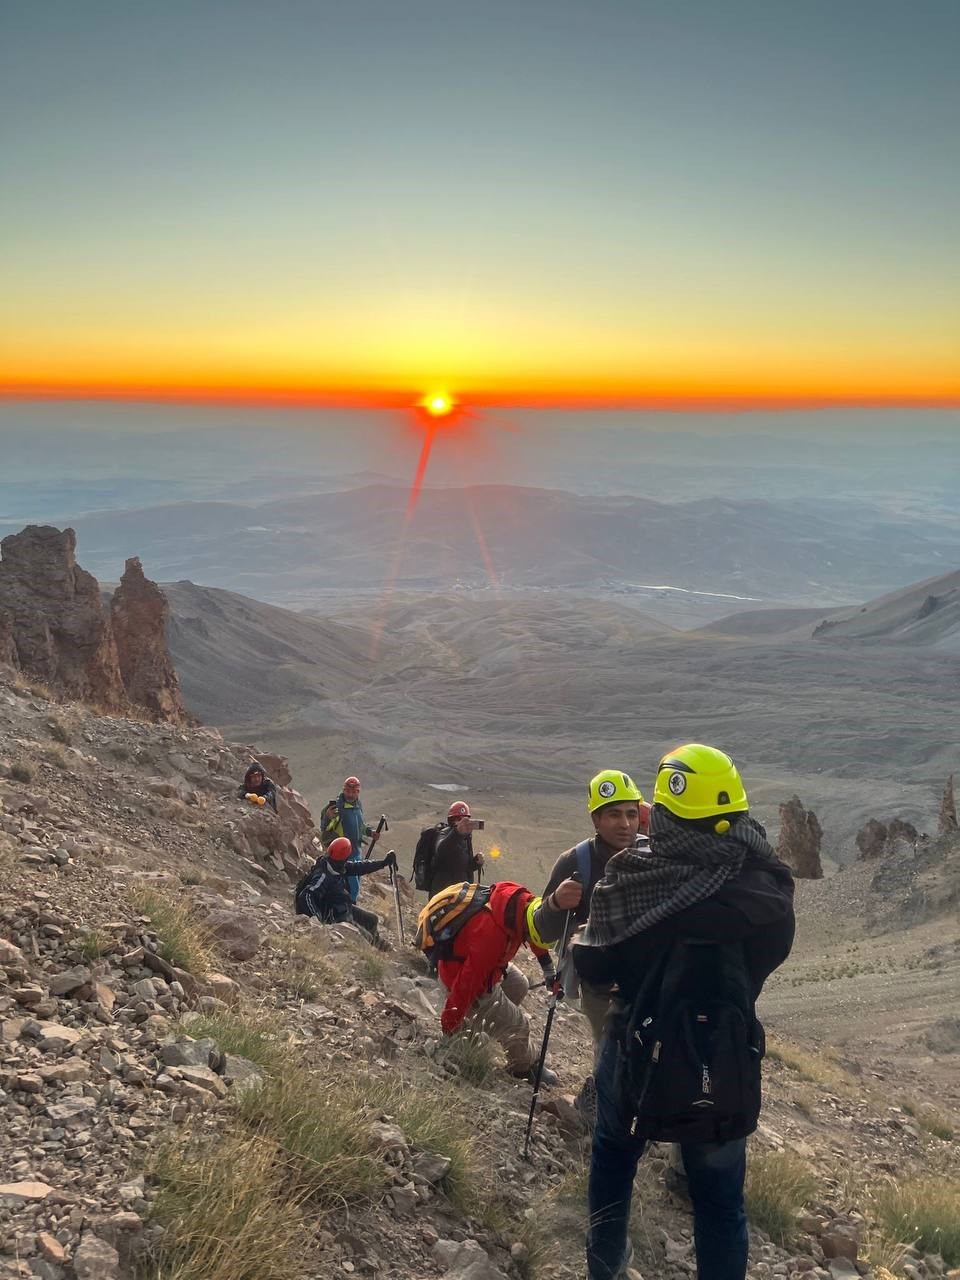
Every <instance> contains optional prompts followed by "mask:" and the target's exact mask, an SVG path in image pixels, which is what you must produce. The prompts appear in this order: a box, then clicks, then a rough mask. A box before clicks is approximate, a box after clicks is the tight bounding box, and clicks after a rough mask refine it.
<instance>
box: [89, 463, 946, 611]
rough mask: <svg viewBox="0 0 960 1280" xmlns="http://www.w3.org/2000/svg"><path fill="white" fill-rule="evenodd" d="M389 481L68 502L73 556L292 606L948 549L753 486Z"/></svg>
mask: <svg viewBox="0 0 960 1280" xmlns="http://www.w3.org/2000/svg"><path fill="white" fill-rule="evenodd" d="M408 502H409V492H408V490H406V489H405V488H402V487H399V486H395V487H391V486H387V485H370V486H365V487H363V488H359V489H353V490H348V491H345V492H336V493H327V494H322V495H316V494H314V495H308V496H296V497H290V498H287V499H284V500H283V501H279V502H277V501H274V502H266V503H261V504H255V503H252V502H250V503H248V502H244V503H240V502H229V503H217V502H198V503H180V504H172V505H162V506H151V507H145V508H141V509H138V510H132V511H107V512H101V513H98V514H95V515H87V516H82V517H80V518H78V519H76V520H74V521H73V522H72V523H73V524H74V527H75V528H76V530H77V534H78V538H79V543H80V546H81V548H82V554H83V560H84V563H85V564H87V565H88V566H89V567H90V569H91V570H92V571H93V572H94V573H96V574H97V575H98V576H99V577H101V578H113V577H116V576H117V574H118V571H119V569H120V567H121V565H122V561H123V558H124V556H125V555H126V554H127V553H128V551H129V548H131V547H136V548H137V550H138V552H139V554H140V555H141V557H142V559H143V561H144V564H145V565H146V566H147V567H148V571H149V572H150V573H151V574H152V575H154V576H155V577H157V578H161V579H164V580H170V579H179V578H189V579H191V580H193V581H198V582H202V583H204V584H206V585H210V586H220V587H225V588H228V589H230V590H239V591H242V592H243V593H244V594H247V595H252V596H254V597H256V598H257V599H261V600H266V601H273V602H276V603H281V604H290V605H295V606H305V605H311V604H321V603H322V602H323V599H324V597H325V595H327V594H328V593H330V592H331V591H339V592H343V593H346V595H347V596H349V595H350V593H351V592H355V593H356V592H368V591H375V590H379V589H380V588H381V587H383V586H384V585H385V584H390V585H391V586H392V587H395V588H397V589H402V590H415V591H444V590H449V589H450V588H451V587H460V588H470V589H482V588H485V587H490V586H497V587H502V588H512V589H518V588H523V589H530V588H549V589H557V588H566V589H573V590H581V591H587V592H590V593H593V594H596V595H601V594H605V593H606V594H609V593H611V592H614V593H616V592H620V593H623V594H624V595H625V596H629V595H630V593H631V592H632V591H633V590H634V589H635V588H636V587H638V586H640V585H643V586H650V585H661V584H663V585H670V586H675V587H681V588H684V589H687V590H694V591H701V592H709V593H725V594H730V595H734V596H739V597H745V598H758V599H760V600H764V601H779V602H792V603H804V602H810V603H812V604H827V603H830V602H837V603H846V602H848V601H850V600H855V599H857V598H858V597H859V598H860V599H862V598H864V597H865V596H869V595H871V594H874V593H879V592H881V591H885V590H888V589H890V588H891V587H895V586H898V585H900V584H903V583H908V582H913V581H916V580H917V579H918V578H921V577H925V576H929V575H932V574H936V573H938V572H942V571H943V569H944V568H945V567H946V566H947V565H949V564H951V563H953V562H955V561H957V560H960V526H958V527H955V526H953V525H950V524H947V525H944V526H941V525H939V524H937V523H934V522H931V521H930V520H928V519H926V518H916V517H911V516H908V515H901V516H899V517H896V518H894V517H892V516H887V517H884V516H882V515H881V514H880V513H878V512H877V511H875V510H871V509H869V508H865V507H864V506H863V505H862V504H859V503H850V504H846V505H844V504H839V503H837V504H833V505H832V506H831V508H830V512H829V514H827V513H826V512H825V511H824V510H823V508H822V506H821V507H816V506H814V504H812V503H803V502H800V501H792V502H786V501H783V502H779V503H771V502H766V501H763V500H759V499H755V498H749V497H748V498H744V499H741V500H733V499H726V498H724V499H720V498H714V499H701V500H697V501H693V502H681V503H665V502H660V501H654V500H652V499H650V498H640V497H629V496H610V497H601V496H583V495H578V494H573V493H564V492H560V491H557V490H545V489H532V488H521V487H518V486H493V485H490V486H487V485H480V486H471V487H468V488H456V489H430V490H425V491H424V492H423V493H422V494H421V495H420V500H419V503H418V505H417V507H416V510H415V511H414V512H413V514H412V516H411V517H410V518H409V521H408V518H407V510H408Z"/></svg>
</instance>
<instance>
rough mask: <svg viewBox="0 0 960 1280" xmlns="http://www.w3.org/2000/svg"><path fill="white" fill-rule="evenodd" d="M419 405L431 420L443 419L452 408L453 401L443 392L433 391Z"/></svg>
mask: <svg viewBox="0 0 960 1280" xmlns="http://www.w3.org/2000/svg"><path fill="white" fill-rule="evenodd" d="M420 403H421V404H422V405H423V407H424V408H425V409H426V411H427V413H429V414H430V416H431V417H432V418H444V417H446V415H447V414H448V413H449V412H450V411H451V409H452V408H453V401H452V400H451V398H450V397H449V396H448V395H447V393H446V392H445V391H433V392H431V393H430V395H428V396H424V398H423V400H421V402H420Z"/></svg>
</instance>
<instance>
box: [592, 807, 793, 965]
mask: <svg viewBox="0 0 960 1280" xmlns="http://www.w3.org/2000/svg"><path fill="white" fill-rule="evenodd" d="M730 821H731V826H730V830H729V831H728V832H727V833H726V834H725V835H717V834H716V832H714V831H701V830H700V829H699V828H697V827H693V826H691V824H690V823H688V822H679V821H678V820H677V819H676V818H675V817H674V816H673V814H671V813H670V811H669V810H668V809H665V808H663V806H662V805H655V806H654V808H653V812H652V813H651V815H650V839H649V841H646V840H644V839H643V837H642V836H641V837H639V838H638V840H637V843H636V844H635V845H634V846H632V847H631V848H629V849H624V850H623V851H622V852H621V853H618V854H615V855H614V856H613V857H612V858H611V859H610V861H609V862H608V863H607V868H606V873H605V875H604V877H603V879H602V880H601V881H600V883H599V884H598V885H597V887H596V888H595V889H594V891H593V896H592V897H591V899H590V919H589V920H588V922H587V928H586V932H585V933H584V935H583V938H582V939H581V945H583V946H587V947H609V946H613V945H614V943H617V942H622V941H623V939H624V938H631V937H633V935H634V934H636V933H640V932H641V931H642V930H644V929H649V928H650V927H651V926H652V925H655V924H659V923H660V921H661V920H665V919H666V918H667V917H668V916H672V915H676V913H677V912H678V911H683V910H685V909H686V908H687V907H692V906H693V905H694V903H696V902H702V901H703V899H704V898H709V897H710V896H711V895H712V894H714V893H716V892H717V890H718V889H719V888H720V886H721V885H722V884H724V883H725V881H727V880H730V879H732V878H733V877H734V876H736V875H739V873H740V869H741V867H742V866H743V863H744V859H745V858H746V857H747V855H748V854H750V855H751V856H753V857H756V858H771V859H774V860H775V859H776V855H775V854H774V852H773V850H772V849H771V847H770V845H769V844H768V843H767V833H766V832H765V831H764V829H763V827H761V825H760V823H759V822H755V821H754V819H753V818H750V817H747V816H746V815H745V814H744V815H738V816H734V817H732V818H731V820H730Z"/></svg>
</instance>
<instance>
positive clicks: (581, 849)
mask: <svg viewBox="0 0 960 1280" xmlns="http://www.w3.org/2000/svg"><path fill="white" fill-rule="evenodd" d="M573 852H574V856H575V857H576V859H577V874H578V875H579V877H580V883H581V884H582V885H583V887H584V889H586V887H587V885H588V884H589V883H590V864H591V862H592V860H593V856H592V855H593V841H592V840H581V841H580V843H579V844H578V845H577V847H576V848H575V849H574V851H573Z"/></svg>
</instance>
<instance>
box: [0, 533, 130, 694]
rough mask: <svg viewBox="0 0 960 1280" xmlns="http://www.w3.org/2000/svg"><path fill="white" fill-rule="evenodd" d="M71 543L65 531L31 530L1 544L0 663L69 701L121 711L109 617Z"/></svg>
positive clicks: (120, 682) (70, 535) (121, 690)
mask: <svg viewBox="0 0 960 1280" xmlns="http://www.w3.org/2000/svg"><path fill="white" fill-rule="evenodd" d="M76 541H77V540H76V534H75V533H74V531H73V530H72V529H64V530H63V531H62V532H61V531H60V530H59V529H54V528H53V527H52V526H50V525H35V524H33V525H28V526H27V527H26V528H25V529H23V530H22V531H21V532H20V533H11V534H10V535H9V536H8V537H6V538H4V539H3V541H2V542H0V660H2V661H5V662H8V663H10V665H11V666H13V667H16V668H17V669H18V670H20V671H22V672H24V673H25V674H26V675H29V676H31V677H32V678H33V679H35V680H41V681H43V683H44V684H47V685H49V686H50V687H51V688H52V689H55V690H57V691H58V692H62V693H65V694H66V695H67V696H68V697H70V698H78V699H81V700H82V701H84V702H94V703H98V704H99V705H100V706H102V707H104V708H105V709H106V710H109V711H123V710H127V709H128V706H129V704H128V698H127V694H126V691H125V689H124V686H123V680H122V679H121V676H120V661H119V658H118V655H117V646H116V642H115V640H114V635H113V628H112V627H111V625H110V618H109V616H108V615H107V613H106V612H105V610H104V607H103V603H102V601H101V599H100V588H99V586H98V584H97V580H96V578H95V577H94V576H93V575H92V574H90V573H87V571H86V570H85V569H81V568H80V566H79V565H78V564H77V562H76V556H75V550H76Z"/></svg>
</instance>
